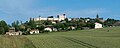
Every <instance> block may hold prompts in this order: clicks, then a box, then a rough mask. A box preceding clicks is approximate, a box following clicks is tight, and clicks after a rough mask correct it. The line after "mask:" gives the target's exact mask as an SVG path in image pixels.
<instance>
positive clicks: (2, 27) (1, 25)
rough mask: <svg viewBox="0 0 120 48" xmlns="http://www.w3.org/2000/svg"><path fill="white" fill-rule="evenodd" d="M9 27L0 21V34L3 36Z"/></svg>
mask: <svg viewBox="0 0 120 48" xmlns="http://www.w3.org/2000/svg"><path fill="white" fill-rule="evenodd" d="M8 29H9V27H8V25H7V23H6V22H5V21H3V20H2V21H0V34H5V33H6V32H7V31H8Z"/></svg>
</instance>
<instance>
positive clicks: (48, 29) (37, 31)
mask: <svg viewBox="0 0 120 48" xmlns="http://www.w3.org/2000/svg"><path fill="white" fill-rule="evenodd" d="M68 28H71V29H72V30H74V29H75V27H73V26H70V27H68ZM99 28H103V26H102V24H100V23H97V22H96V23H95V29H99ZM44 30H46V31H49V32H52V31H58V29H57V28H50V27H47V28H44ZM29 33H30V34H39V33H40V31H39V30H38V29H34V30H30V31H29ZM6 35H22V32H21V31H18V32H15V28H14V27H12V28H10V29H9V32H6Z"/></svg>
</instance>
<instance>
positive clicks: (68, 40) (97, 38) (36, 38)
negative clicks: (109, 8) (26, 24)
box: [26, 27, 120, 48]
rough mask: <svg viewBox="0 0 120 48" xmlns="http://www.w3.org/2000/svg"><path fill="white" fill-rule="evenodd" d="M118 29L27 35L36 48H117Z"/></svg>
mask: <svg viewBox="0 0 120 48" xmlns="http://www.w3.org/2000/svg"><path fill="white" fill-rule="evenodd" d="M119 29H120V27H111V28H104V29H96V30H94V29H93V30H83V31H80V30H78V31H69V32H56V33H48V34H39V35H29V36H26V37H27V38H29V39H30V40H31V41H32V42H33V44H34V45H35V46H36V47H37V48H119V47H120V46H119V44H120V38H119V37H120V32H119V31H120V30H119Z"/></svg>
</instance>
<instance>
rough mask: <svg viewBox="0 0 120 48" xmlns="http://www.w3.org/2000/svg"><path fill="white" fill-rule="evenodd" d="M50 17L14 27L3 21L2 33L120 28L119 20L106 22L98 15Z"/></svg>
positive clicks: (26, 33) (19, 23)
mask: <svg viewBox="0 0 120 48" xmlns="http://www.w3.org/2000/svg"><path fill="white" fill-rule="evenodd" d="M56 16H57V18H55V17H54V16H48V17H47V18H42V17H41V16H39V17H38V18H30V19H29V20H28V21H26V22H25V23H22V21H21V22H20V21H15V22H13V23H12V25H7V23H6V22H5V21H3V20H2V21H1V22H0V25H1V30H0V31H1V33H0V34H6V35H29V34H39V33H47V32H59V31H70V30H86V29H99V28H104V27H114V26H119V24H120V23H119V22H120V21H119V20H115V19H110V18H108V19H107V20H104V19H103V18H100V17H99V15H98V14H97V15H96V18H89V17H88V18H67V16H66V14H61V15H56Z"/></svg>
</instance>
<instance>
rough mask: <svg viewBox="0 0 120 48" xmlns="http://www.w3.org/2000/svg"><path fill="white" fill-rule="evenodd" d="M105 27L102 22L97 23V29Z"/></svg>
mask: <svg viewBox="0 0 120 48" xmlns="http://www.w3.org/2000/svg"><path fill="white" fill-rule="evenodd" d="M99 28H103V25H102V24H100V23H97V22H96V23H95V29H99Z"/></svg>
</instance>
